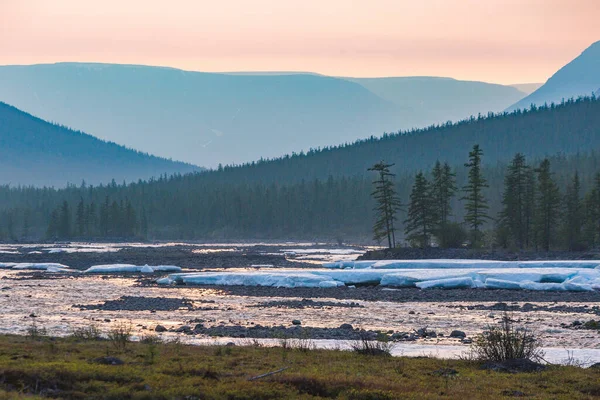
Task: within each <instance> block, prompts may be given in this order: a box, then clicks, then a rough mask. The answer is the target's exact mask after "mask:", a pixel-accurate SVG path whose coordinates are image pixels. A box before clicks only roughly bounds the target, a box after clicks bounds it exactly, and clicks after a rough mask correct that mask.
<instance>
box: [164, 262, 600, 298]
mask: <svg viewBox="0 0 600 400" xmlns="http://www.w3.org/2000/svg"><path fill="white" fill-rule="evenodd" d="M436 262H439V261H438V260H435V261H432V263H436ZM420 264H421V265H426V263H420ZM452 264H453V265H462V266H463V268H456V267H451V268H418V269H417V268H413V269H405V268H401V269H388V268H359V269H331V268H322V269H302V270H300V269H290V270H272V269H270V270H268V271H267V270H258V271H251V270H238V271H227V272H199V273H187V274H171V275H169V276H168V277H167V278H162V279H160V280H158V281H157V282H158V283H159V284H173V283H179V284H191V285H194V284H196V285H244V286H272V287H284V288H295V287H321V288H324V287H337V286H345V285H347V286H350V285H381V286H388V287H418V288H421V289H430V288H442V289H444V288H446V289H450V288H486V289H512V290H519V289H527V290H562V291H591V290H600V268H596V266H597V264H596V263H590V262H574V264H572V265H571V264H568V262H560V263H558V264H556V262H549V263H547V264H548V265H549V266H548V267H540V266H539V265H544V262H536V263H529V264H527V265H528V266H527V267H522V266H521V264H522V263H508V264H506V265H508V267H507V266H506V265H504V263H503V262H502V263H501V262H497V263H490V264H486V265H485V266H484V267H479V268H477V267H476V266H474V265H475V264H476V262H470V263H468V264H473V265H469V266H468V267H467V268H464V265H465V264H461V263H452ZM556 265H562V267H556ZM592 265H593V266H594V268H592ZM492 266H493V267H492Z"/></svg>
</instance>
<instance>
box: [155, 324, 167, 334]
mask: <svg viewBox="0 0 600 400" xmlns="http://www.w3.org/2000/svg"><path fill="white" fill-rule="evenodd" d="M154 331H155V332H166V331H167V328H165V327H164V326H162V325H156V328H154Z"/></svg>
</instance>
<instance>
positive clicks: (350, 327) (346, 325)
mask: <svg viewBox="0 0 600 400" xmlns="http://www.w3.org/2000/svg"><path fill="white" fill-rule="evenodd" d="M340 329H349V330H354V327H353V326H352V325H350V324H341V325H340Z"/></svg>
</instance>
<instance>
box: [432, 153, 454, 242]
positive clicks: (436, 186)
mask: <svg viewBox="0 0 600 400" xmlns="http://www.w3.org/2000/svg"><path fill="white" fill-rule="evenodd" d="M432 176H433V181H432V184H431V197H432V207H433V210H434V215H435V222H434V224H435V227H434V230H435V235H436V236H437V237H438V239H439V241H440V243H441V244H444V243H448V242H449V237H448V235H450V234H451V229H449V228H450V227H449V226H448V218H449V217H450V216H451V215H452V207H451V201H452V198H453V197H454V195H455V194H456V190H457V187H456V174H455V173H454V172H453V171H452V168H451V167H450V165H449V164H448V163H444V165H443V166H442V164H441V163H440V162H439V160H438V161H437V162H436V163H435V166H434V167H433V171H432Z"/></svg>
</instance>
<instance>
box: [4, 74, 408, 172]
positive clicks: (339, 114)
mask: <svg viewBox="0 0 600 400" xmlns="http://www.w3.org/2000/svg"><path fill="white" fill-rule="evenodd" d="M0 100H3V101H7V102H10V104H14V105H15V106H17V107H19V108H22V109H24V110H26V111H28V112H32V113H34V114H35V115H39V116H41V117H42V118H45V119H49V120H53V121H60V122H61V123H64V124H68V125H69V126H72V127H74V128H76V129H81V130H84V131H86V132H89V133H90V134H92V135H94V136H97V137H99V138H102V139H106V140H111V141H114V142H117V143H120V144H123V145H126V146H128V147H132V148H136V149H139V150H141V151H145V152H149V153H152V154H156V155H160V156H163V157H173V158H177V159H180V160H185V161H188V162H193V163H196V164H199V165H203V166H212V167H216V166H217V165H218V164H219V163H239V162H243V161H251V160H256V159H259V158H261V157H274V156H279V155H281V154H284V153H291V152H293V151H300V150H302V149H306V150H307V149H309V148H310V147H318V146H324V145H328V144H331V143H341V142H345V141H353V140H355V139H356V138H358V137H362V136H365V135H369V134H379V133H381V132H383V131H386V130H392V129H395V127H396V122H395V107H394V105H393V104H391V103H389V102H387V101H385V100H383V99H381V98H379V97H378V96H376V95H374V94H373V93H371V92H369V91H368V90H367V89H365V88H364V87H362V86H360V85H358V84H356V83H352V82H349V81H345V80H341V79H335V78H330V77H323V76H316V75H228V74H213V73H199V72H186V71H181V70H177V69H171V68H156V67H144V66H127V65H104V64H68V63H67V64H54V65H35V66H12V67H1V68H0Z"/></svg>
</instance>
